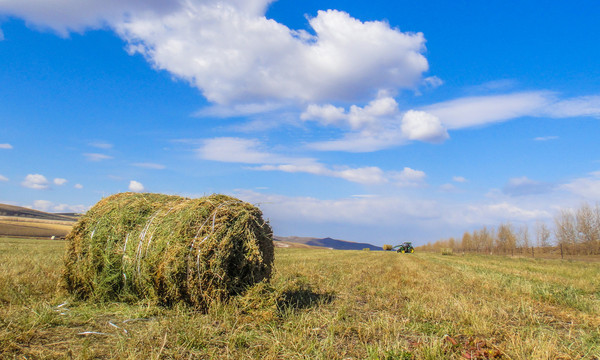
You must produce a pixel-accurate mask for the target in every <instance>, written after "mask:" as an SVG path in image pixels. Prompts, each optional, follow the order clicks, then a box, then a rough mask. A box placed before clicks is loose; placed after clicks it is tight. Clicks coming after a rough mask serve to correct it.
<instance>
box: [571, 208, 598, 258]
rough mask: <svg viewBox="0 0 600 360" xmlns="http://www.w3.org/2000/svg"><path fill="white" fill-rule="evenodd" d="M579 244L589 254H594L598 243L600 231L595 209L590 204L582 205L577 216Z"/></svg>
mask: <svg viewBox="0 0 600 360" xmlns="http://www.w3.org/2000/svg"><path fill="white" fill-rule="evenodd" d="M575 220H576V222H577V223H576V230H577V244H578V245H580V246H581V247H582V248H583V249H584V251H585V252H586V253H587V254H593V253H594V252H595V250H596V244H597V243H598V235H599V234H598V231H597V225H596V218H595V214H594V209H592V208H591V207H590V206H589V205H588V204H584V205H582V206H581V207H580V208H579V209H577V213H576V214H575Z"/></svg>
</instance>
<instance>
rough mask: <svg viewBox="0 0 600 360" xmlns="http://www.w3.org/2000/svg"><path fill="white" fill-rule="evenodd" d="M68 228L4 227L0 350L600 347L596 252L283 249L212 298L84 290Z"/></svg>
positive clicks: (512, 352)
mask: <svg viewBox="0 0 600 360" xmlns="http://www.w3.org/2000/svg"><path fill="white" fill-rule="evenodd" d="M63 253H64V242H52V241H40V240H37V241H36V240H24V239H21V240H14V239H0V358H69V357H74V358H85V359H87V358H123V359H137V358H148V359H162V358H164V359H188V358H224V359H464V358H471V359H486V358H503V359H598V358H599V357H600V332H599V326H600V263H598V262H579V261H560V260H542V259H526V258H510V257H501V256H477V255H466V256H461V255H454V256H442V255H440V254H431V253H415V254H410V255H408V254H405V255H401V254H397V253H395V252H394V253H393V252H381V251H377V252H376V251H369V252H366V251H335V250H312V249H276V257H275V271H274V275H273V279H272V281H271V284H270V285H268V286H267V285H265V284H261V285H259V286H257V287H256V288H254V289H252V290H251V291H249V292H248V293H247V294H246V295H244V296H243V297H238V298H234V299H233V300H232V301H231V302H229V303H227V304H220V305H218V306H215V307H214V308H211V309H210V311H209V312H208V313H206V314H202V313H198V312H195V311H193V310H192V309H191V308H189V307H186V306H176V307H171V308H163V307H157V306H154V305H150V304H148V303H144V302H140V303H138V304H129V305H127V304H123V303H105V304H92V303H86V302H78V301H75V300H74V299H72V298H70V297H68V296H67V295H66V294H65V293H64V292H62V291H60V289H59V288H58V287H57V284H58V282H59V278H60V267H61V258H62V256H63Z"/></svg>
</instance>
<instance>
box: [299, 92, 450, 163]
mask: <svg viewBox="0 0 600 360" xmlns="http://www.w3.org/2000/svg"><path fill="white" fill-rule="evenodd" d="M300 118H301V119H302V120H304V121H315V122H317V123H319V124H321V125H323V126H338V127H341V128H345V129H347V130H348V131H347V132H346V134H345V135H344V137H342V138H341V139H336V140H327V141H322V142H317V143H313V144H310V145H309V146H310V147H311V148H313V149H317V150H324V151H348V152H368V151H376V150H381V149H385V148H390V147H394V146H398V145H402V144H405V143H407V142H409V141H411V140H418V141H424V142H430V143H441V142H443V141H445V140H446V139H448V138H449V135H448V132H447V131H446V129H445V127H444V126H443V125H442V123H441V122H440V120H439V119H438V118H437V117H436V116H434V115H432V114H429V113H427V112H424V111H416V110H409V111H407V112H405V113H401V112H400V110H399V108H398V102H397V101H396V100H395V99H394V98H393V97H391V96H390V95H389V94H388V93H387V92H385V91H381V92H379V94H378V96H377V98H375V99H374V100H372V101H371V102H369V103H368V104H367V105H365V106H364V107H360V106H356V105H352V106H350V108H349V110H348V111H346V110H345V109H344V108H341V107H336V106H333V105H331V104H327V105H316V104H311V105H309V106H308V107H307V108H306V110H305V111H304V112H303V113H302V115H301V116H300Z"/></svg>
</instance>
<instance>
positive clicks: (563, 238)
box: [554, 210, 577, 253]
mask: <svg viewBox="0 0 600 360" xmlns="http://www.w3.org/2000/svg"><path fill="white" fill-rule="evenodd" d="M554 224H555V226H556V227H555V229H554V234H555V236H556V241H557V242H558V245H559V246H562V247H564V248H565V250H566V252H567V253H569V252H573V248H574V247H575V244H576V243H577V220H576V218H575V215H574V214H573V212H572V211H570V210H561V212H560V213H559V214H558V215H556V217H555V218H554Z"/></svg>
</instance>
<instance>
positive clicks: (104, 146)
mask: <svg viewBox="0 0 600 360" xmlns="http://www.w3.org/2000/svg"><path fill="white" fill-rule="evenodd" d="M89 145H90V146H92V147H95V148H98V149H104V150H108V149H112V148H113V147H114V145H113V144H111V143H108V142H104V141H93V142H91V143H89Z"/></svg>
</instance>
